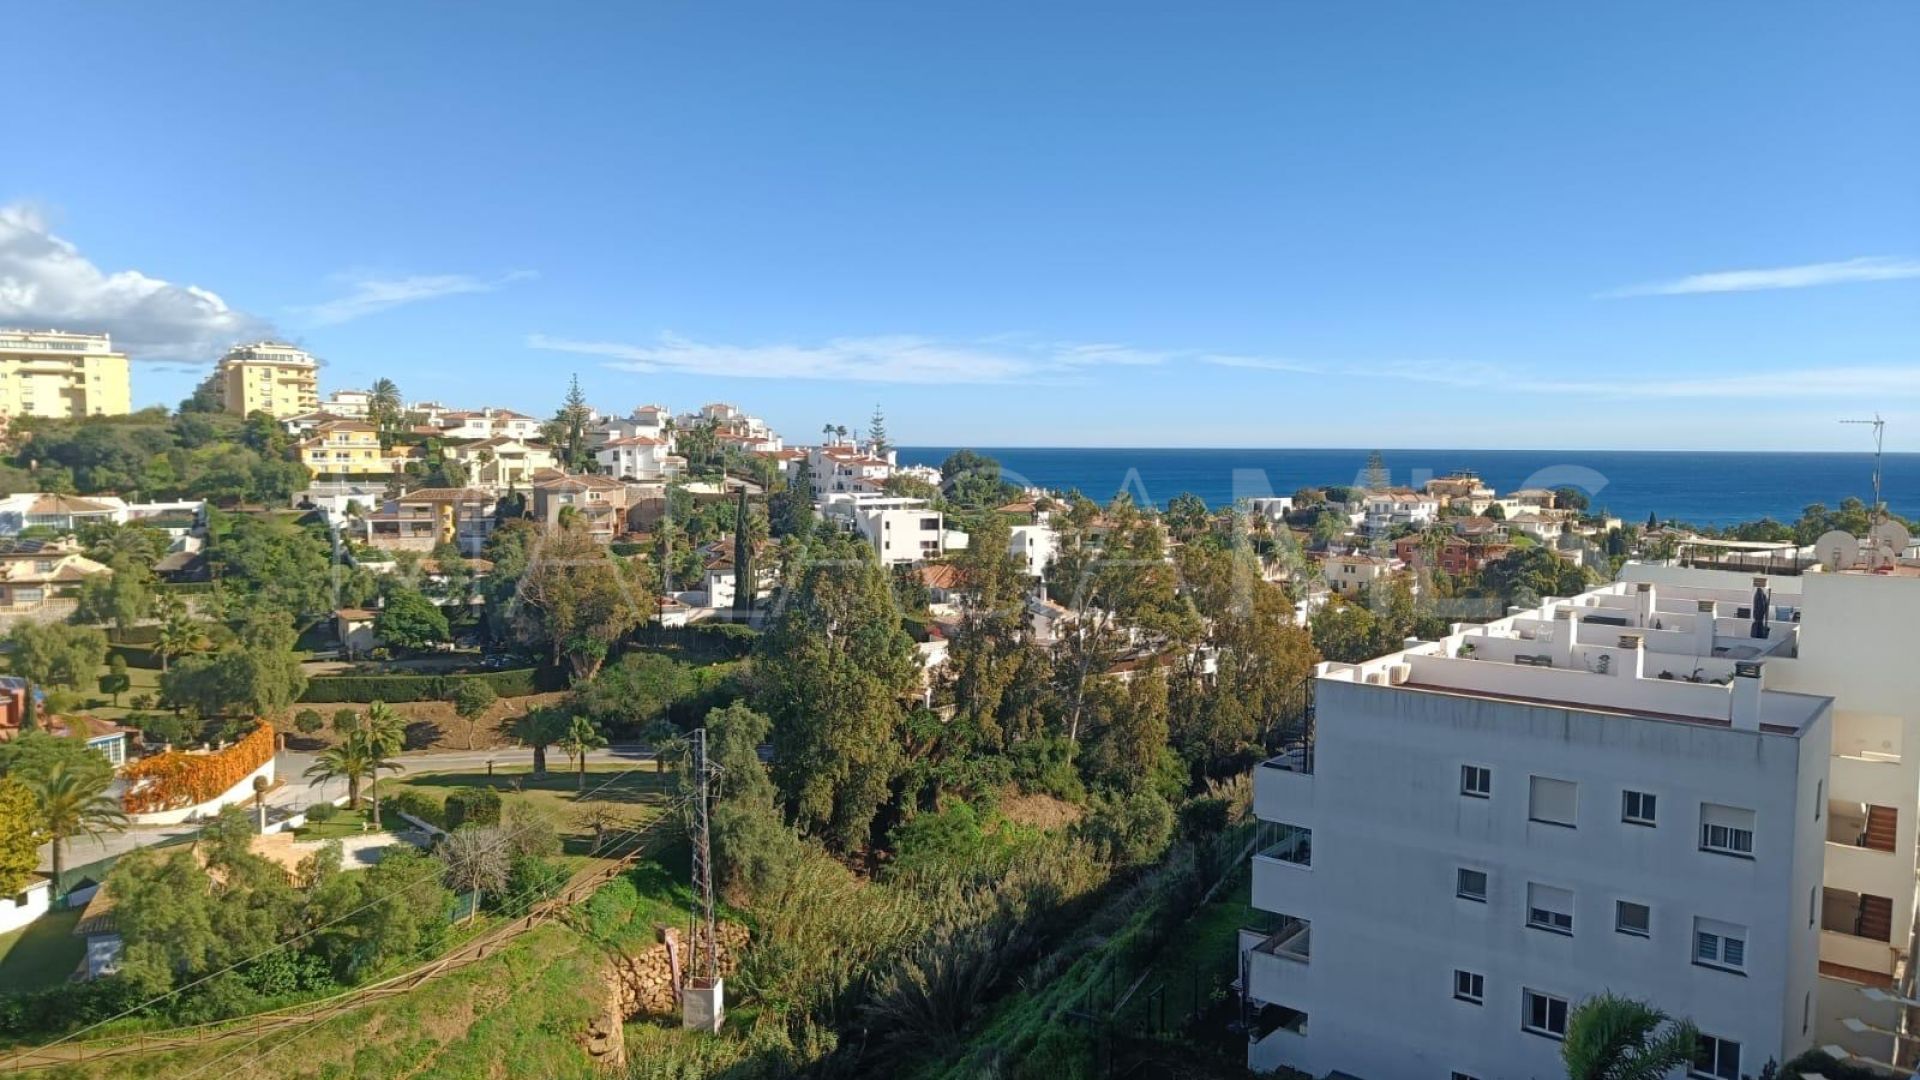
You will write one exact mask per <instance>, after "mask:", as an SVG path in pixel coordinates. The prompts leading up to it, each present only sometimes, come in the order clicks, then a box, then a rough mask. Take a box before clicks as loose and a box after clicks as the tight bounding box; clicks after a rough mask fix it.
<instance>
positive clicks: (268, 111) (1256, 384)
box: [0, 0, 1920, 449]
mask: <svg viewBox="0 0 1920 1080" xmlns="http://www.w3.org/2000/svg"><path fill="white" fill-rule="evenodd" d="M8 24H9V36H10V37H12V38H13V39H14V40H16V41H23V42H33V43H35V47H34V48H33V49H31V50H15V51H14V52H13V53H12V54H11V55H10V56H9V61H8V62H9V73H10V75H9V79H8V83H9V85H10V87H11V88H12V93H13V95H14V101H13V104H12V105H11V107H10V108H9V122H8V125H7V128H8V137H7V145H8V146H9V148H10V149H9V151H8V152H7V154H6V155H5V159H6V160H5V164H4V167H0V207H4V208H5V209H0V323H22V322H24V323H30V324H35V325H42V324H57V325H62V326H69V327H72V328H75V329H85V328H88V327H102V328H108V329H112V330H114V331H115V332H116V333H117V335H118V339H119V340H120V341H121V342H122V343H123V344H125V345H126V346H127V347H128V348H129V350H130V351H132V352H133V353H134V354H135V356H136V357H137V358H138V359H139V360H140V363H139V365H138V366H137V367H136V372H135V397H136V399H137V400H139V401H142V402H152V401H165V402H169V403H171V402H174V401H177V400H178V399H179V398H180V397H182V396H183V395H184V394H185V393H186V392H187V391H188V390H189V389H190V387H191V385H192V383H193V381H194V380H195V378H196V376H197V373H198V372H199V371H201V370H204V369H205V368H206V366H207V365H209V364H210V363H211V361H212V360H213V359H214V357H215V356H216V355H217V354H218V352H219V351H220V349H221V348H222V347H223V346H224V345H225V344H226V343H227V342H229V341H231V340H234V339H235V338H237V337H241V336H246V335H252V334H260V333H267V332H271V333H273V334H275V335H277V336H282V337H286V338H289V339H292V340H295V341H298V342H301V343H302V344H305V345H306V346H308V347H309V348H311V349H313V350H314V351H315V352H316V353H318V354H319V355H321V356H322V357H324V358H325V359H326V360H327V362H328V367H327V369H326V371H325V372H324V374H323V379H322V387H323V390H326V389H332V388H334V387H338V386H356V385H364V384H365V383H367V382H369V381H371V380H372V379H373V378H375V377H377V376H380V375H387V376H390V377H392V378H394V379H396V380H397V381H398V382H399V383H400V384H401V386H402V388H403V389H404V390H405V391H407V392H408V394H409V395H410V396H417V397H433V398H436V399H441V400H446V401H449V402H457V403H462V404H467V405H476V406H477V405H480V404H486V403H491V404H499V405H506V406H510V407H514V408H518V409H521V410H522V411H527V412H537V413H542V414H544V413H547V412H549V411H551V410H552V409H553V408H554V407H555V406H556V405H557V404H558V400H559V397H560V395H561V393H562V392H563V391H564V389H565V383H566V377H567V375H568V373H569V372H577V373H578V375H579V377H580V381H581V383H582V385H583V386H584V387H585V388H586V389H587V391H588V393H589V396H590V397H591V398H592V400H593V401H594V403H595V404H596V405H598V406H600V407H602V408H606V409H617V410H621V411H624V410H626V409H629V408H631V407H633V406H634V405H637V404H641V403H644V402H656V401H657V402H661V403H664V404H668V405H671V406H673V407H676V408H690V407H692V406H695V405H697V404H699V403H701V402H704V401H709V400H728V401H733V402H735V403H737V404H739V405H741V406H742V407H744V408H747V409H748V410H749V411H752V412H756V413H758V414H760V415H763V416H766V417H767V418H768V419H770V420H771V421H773V422H774V423H775V424H776V425H777V426H779V427H781V428H783V429H784V430H786V431H787V433H788V434H789V436H790V437H791V436H804V435H806V434H807V433H810V432H817V431H818V430H819V427H820V425H821V424H822V423H823V422H826V421H836V422H840V423H845V424H848V425H850V426H854V425H858V424H860V423H862V422H864V420H865V418H866V416H867V415H868V414H869V413H870V412H871V411H872V409H873V407H874V405H875V404H876V403H879V404H881V405H883V406H884V408H885V411H886V413H887V415H888V418H889V426H890V427H891V429H892V432H893V434H894V437H895V438H896V440H898V441H903V442H908V443H925V444H974V445H1124V446H1153V445H1187V446H1283V447H1284V446H1375V445H1381V446H1475V447H1567V448H1589V447H1596V448H1597V447H1635V446H1647V447H1665V448H1769V447H1782V448H1815V449H1857V448H1858V444H1859V443H1860V442H1861V440H1862V439H1863V438H1864V436H1863V435H1862V434H1861V432H1860V429H1851V428H1842V427H1840V426H1839V425H1838V424H1836V423H1835V420H1836V419H1837V418H1839V417H1843V416H1855V415H1864V414H1870V413H1872V412H1873V411H1875V410H1876V409H1877V410H1879V411H1881V412H1882V413H1884V414H1886V415H1887V416H1888V418H1889V420H1890V421H1891V423H1890V428H1889V434H1888V446H1889V449H1896V448H1897V449H1912V448H1920V129H1917V128H1916V127H1915V120H1914V118H1915V117H1916V116H1920V65H1916V64H1914V63H1913V62H1912V55H1913V48H1914V44H1915V42H1916V41H1920V5H1913V4H1910V3H1893V2H1872V0H1865V2H1857V3H1847V4H1829V5H1794V6H1790V7H1789V6H1781V7H1755V6H1752V5H1747V4H1736V3H1718V2H1705V0H1703V2H1700V3H1688V4H1673V3H1619V4H1607V5H1586V6H1580V7H1569V6H1566V5H1542V4H1537V3H1496V2H1478V3H1474V4H1435V3H1430V2H1405V3H1369V4H1331V3H1276V2H1260V3H1220V4H1168V3H1164V2H1160V3H1100V4H1094V3H1067V2H1059V3H1048V4H1032V3H987V2H976V3H968V4H950V3H933V2H927V3H910V4H900V3H861V4H848V3H806V4H747V3H742V4H645V5H605V4H542V5H528V4H514V5H488V4H424V3H420V4H396V5H375V4H371V3H361V4H347V5H291V4H274V5H253V4H230V5H222V4H215V3H198V4H193V5H185V6H183V5H154V4H131V3H128V4H117V5H116V4H106V3H102V4H97V5H63V4H41V5H27V6H25V7H21V8H18V9H16V10H15V11H13V12H11V13H10V15H9V17H8Z"/></svg>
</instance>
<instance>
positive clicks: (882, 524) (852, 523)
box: [820, 493, 964, 566]
mask: <svg viewBox="0 0 1920 1080" xmlns="http://www.w3.org/2000/svg"><path fill="white" fill-rule="evenodd" d="M820 509H821V512H822V513H824V514H825V515H826V516H827V517H828V518H829V519H830V520H832V521H835V522H838V523H839V524H840V525H841V526H842V527H843V528H847V529H850V530H852V531H855V532H858V533H859V534H860V535H861V536H862V537H864V538H865V539H866V541H867V543H869V544H871V545H872V546H873V553H874V555H876V556H877V557H878V558H879V560H880V564H881V565H882V566H899V565H904V564H909V563H916V562H920V561H922V560H925V559H935V558H939V557H940V555H941V554H942V553H943V552H944V551H946V550H947V546H948V544H947V542H948V540H950V539H952V538H955V537H958V538H960V543H959V546H964V534H962V533H949V532H948V531H947V529H946V525H945V518H944V516H943V515H942V514H941V513H940V511H938V510H935V509H933V508H932V507H931V506H929V505H928V503H927V501H926V500H924V499H912V498H906V497H902V496H894V495H867V494H851V493H848V494H837V495H829V496H828V497H827V498H826V500H825V501H824V502H823V503H822V504H821V507H820Z"/></svg>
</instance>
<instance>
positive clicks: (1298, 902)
mask: <svg viewBox="0 0 1920 1080" xmlns="http://www.w3.org/2000/svg"><path fill="white" fill-rule="evenodd" d="M1293 843H1294V844H1296V845H1300V844H1301V843H1302V842H1301V841H1300V840H1296V841H1294V842H1293ZM1306 843H1311V841H1306ZM1288 854H1290V855H1293V856H1294V857H1299V856H1301V855H1304V854H1305V852H1289V853H1288ZM1319 893H1320V890H1319V888H1318V887H1317V885H1316V882H1315V880H1314V876H1313V869H1312V868H1311V867H1309V866H1307V865H1306V864H1304V863H1299V862H1294V861H1291V859H1286V858H1276V857H1275V856H1273V855H1269V854H1267V853H1265V852H1262V853H1261V854H1258V855H1255V856H1254V857H1253V906H1254V907H1256V908H1259V909H1260V910H1261V911H1273V912H1281V911H1291V912H1304V913H1305V914H1306V915H1307V916H1308V917H1312V915H1313V914H1314V913H1315V909H1316V907H1317V904H1318V901H1319Z"/></svg>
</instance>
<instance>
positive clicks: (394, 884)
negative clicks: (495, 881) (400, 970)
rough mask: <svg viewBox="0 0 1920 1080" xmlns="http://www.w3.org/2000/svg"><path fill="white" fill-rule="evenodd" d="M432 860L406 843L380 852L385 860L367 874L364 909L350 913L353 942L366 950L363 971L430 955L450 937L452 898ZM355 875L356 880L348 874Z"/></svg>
mask: <svg viewBox="0 0 1920 1080" xmlns="http://www.w3.org/2000/svg"><path fill="white" fill-rule="evenodd" d="M433 869H435V867H434V860H433V857H432V856H430V855H427V854H424V853H422V852H419V851H416V850H414V849H413V848H411V847H409V846H408V845H406V844H397V845H394V846H393V847H389V848H387V849H386V850H384V851H382V852H381V853H380V861H379V862H377V863H374V864H373V866H371V867H369V868H368V869H367V870H365V871H362V873H363V874H364V876H365V878H366V882H365V889H366V896H367V897H369V898H372V899H373V902H372V903H369V904H366V905H365V906H359V907H356V908H350V909H349V910H352V911H354V915H353V916H352V919H353V923H352V931H353V936H354V939H355V940H357V941H358V942H360V943H362V944H363V945H364V947H365V954H364V955H365V960H364V961H363V962H362V963H361V964H360V965H359V968H360V969H361V970H372V969H375V968H377V967H379V966H380V965H381V964H382V963H384V962H386V961H389V960H392V959H397V958H404V957H415V956H422V955H426V954H427V953H429V952H431V951H432V949H433V947H434V945H435V944H436V943H437V942H438V941H439V940H440V938H441V937H442V935H443V934H444V932H445V928H446V924H447V916H448V915H449V913H450V912H451V911H452V909H453V894H451V893H449V892H448V891H447V888H446V886H444V885H442V884H441V881H440V874H438V873H434V872H431V871H432V870H433ZM349 876H352V875H349Z"/></svg>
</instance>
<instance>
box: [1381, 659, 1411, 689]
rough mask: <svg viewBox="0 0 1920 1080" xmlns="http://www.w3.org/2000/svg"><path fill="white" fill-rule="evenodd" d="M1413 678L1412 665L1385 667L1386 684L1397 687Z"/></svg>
mask: <svg viewBox="0 0 1920 1080" xmlns="http://www.w3.org/2000/svg"><path fill="white" fill-rule="evenodd" d="M1412 677H1413V665H1412V664H1390V665H1388V667H1387V682H1388V683H1389V684H1390V685H1393V686H1399V685H1401V684H1402V683H1404V682H1406V681H1407V680H1408V679H1410V678H1412Z"/></svg>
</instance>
